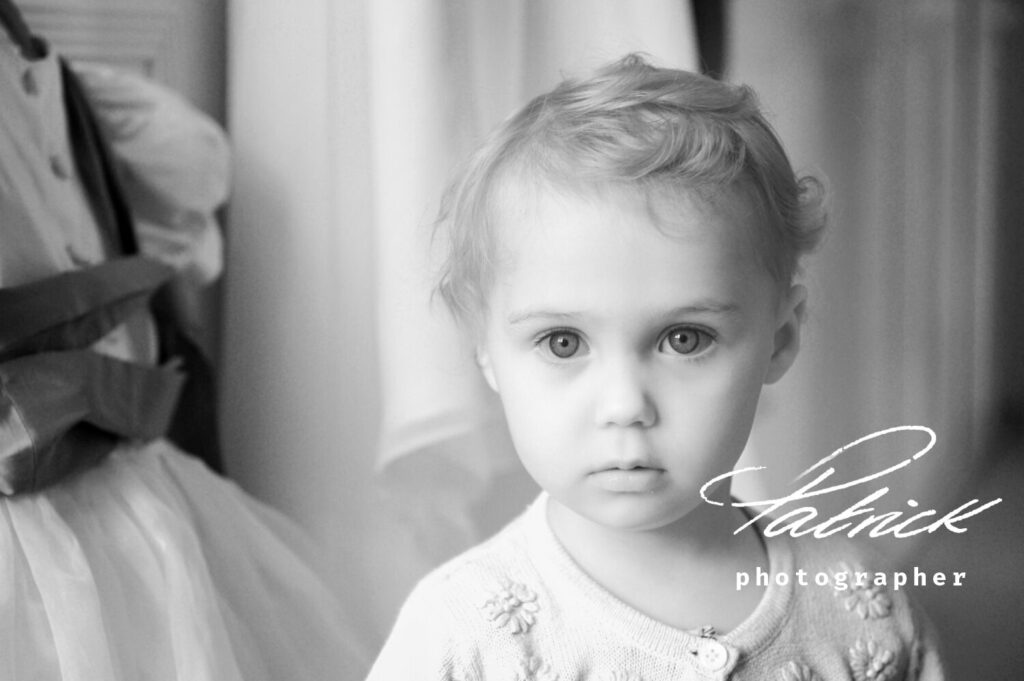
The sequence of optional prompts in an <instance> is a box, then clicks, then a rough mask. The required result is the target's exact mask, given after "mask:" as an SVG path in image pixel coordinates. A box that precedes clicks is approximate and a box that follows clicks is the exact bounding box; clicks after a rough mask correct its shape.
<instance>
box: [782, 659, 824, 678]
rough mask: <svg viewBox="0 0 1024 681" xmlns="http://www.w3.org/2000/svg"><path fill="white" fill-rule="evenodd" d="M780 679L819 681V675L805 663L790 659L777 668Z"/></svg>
mask: <svg viewBox="0 0 1024 681" xmlns="http://www.w3.org/2000/svg"><path fill="white" fill-rule="evenodd" d="M779 680H780V681H821V677H820V676H818V675H817V674H815V673H814V670H813V669H811V668H810V667H808V666H807V665H805V664H803V663H801V662H797V661H796V660H790V661H789V664H787V665H786V666H785V667H782V668H781V669H779Z"/></svg>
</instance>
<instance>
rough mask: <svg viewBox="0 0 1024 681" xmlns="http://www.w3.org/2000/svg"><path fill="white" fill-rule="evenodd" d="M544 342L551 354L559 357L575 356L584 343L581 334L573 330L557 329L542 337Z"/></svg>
mask: <svg viewBox="0 0 1024 681" xmlns="http://www.w3.org/2000/svg"><path fill="white" fill-rule="evenodd" d="M542 342H543V343H544V344H546V345H547V346H548V347H547V349H548V350H550V351H551V354H552V355H554V356H555V357H557V358H559V359H569V358H570V357H573V356H574V355H575V354H576V353H577V352H579V350H580V345H582V341H581V340H580V337H579V334H577V333H574V332H572V331H555V332H554V333H551V334H548V336H547V338H545V339H542Z"/></svg>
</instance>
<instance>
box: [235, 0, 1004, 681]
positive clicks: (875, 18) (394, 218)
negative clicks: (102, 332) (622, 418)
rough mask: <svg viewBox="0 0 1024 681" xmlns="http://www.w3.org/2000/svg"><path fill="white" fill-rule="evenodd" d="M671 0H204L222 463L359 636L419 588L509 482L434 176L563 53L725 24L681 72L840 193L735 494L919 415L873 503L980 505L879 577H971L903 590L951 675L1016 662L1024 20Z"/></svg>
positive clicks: (876, 464) (512, 507) (507, 505)
mask: <svg viewBox="0 0 1024 681" xmlns="http://www.w3.org/2000/svg"><path fill="white" fill-rule="evenodd" d="M696 5H697V9H698V10H700V11H694V10H695V6H694V5H693V4H691V3H689V2H685V1H683V0H679V1H675V0H673V1H672V2H650V3H629V4H628V5H627V4H626V3H610V2H609V3H602V2H589V3H585V2H559V3H554V2H543V1H541V0H523V1H522V2H513V3H507V2H505V3H502V2H468V1H465V2H462V1H458V0H448V1H441V0H434V1H433V2H418V1H410V2H402V1H400V0H376V1H373V2H371V0H365V1H356V0H351V1H349V2H343V3H337V2H331V1H330V0H308V1H307V2H303V3H289V2H284V1H283V0H259V1H258V2H257V0H233V1H231V2H229V3H228V12H227V38H228V41H227V43H228V68H227V82H228V87H227V111H228V116H227V121H228V126H229V130H230V132H231V134H232V137H233V139H234V144H235V148H236V159H237V160H236V172H237V179H236V190H235V194H234V197H233V201H232V207H231V211H230V223H229V227H228V240H229V248H228V275H227V281H226V286H225V295H224V300H223V305H224V312H223V320H222V321H223V334H222V344H221V348H220V365H221V371H222V379H223V385H222V387H223V391H222V394H223V399H222V407H223V412H224V413H223V417H224V439H225V445H226V448H227V456H228V461H227V463H228V468H229V471H230V473H231V475H232V477H234V478H235V479H237V480H238V481H239V482H240V483H241V484H242V485H243V486H244V487H245V488H246V489H248V490H249V491H251V492H252V493H253V494H255V495H256V496H258V497H260V498H262V499H264V500H266V501H268V502H270V503H271V504H273V505H275V506H277V507H279V508H281V509H283V510H284V511H285V512H287V513H288V514H289V515H291V516H292V517H293V518H295V519H296V520H297V521H299V522H300V523H301V524H302V525H303V526H304V527H305V528H306V529H307V530H308V531H309V532H310V534H311V535H312V536H313V537H314V539H315V540H316V542H317V544H318V545H319V546H320V547H321V549H322V552H323V557H324V565H323V569H324V574H325V575H326V577H327V579H328V580H329V581H330V583H331V584H332V586H333V587H334V588H335V590H336V591H337V593H338V594H339V597H340V598H342V600H343V602H344V604H345V606H346V608H347V609H348V611H349V612H350V613H351V617H352V619H353V621H354V623H355V624H356V625H357V627H358V629H359V630H360V631H361V632H362V636H363V640H362V641H361V644H362V645H363V646H364V647H365V649H366V650H367V651H368V652H369V654H370V655H372V654H373V651H374V650H375V649H376V647H377V646H379V645H380V643H381V641H382V640H383V637H384V636H385V635H386V633H387V630H388V626H389V625H390V622H391V620H392V618H393V617H394V615H395V613H396V611H397V608H398V605H399V604H400V602H401V600H402V598H403V597H404V595H405V593H406V592H407V591H408V589H409V588H411V585H412V584H413V582H414V581H415V580H416V579H417V578H418V577H419V576H421V575H422V574H424V573H425V572H426V571H427V570H428V569H430V567H432V566H433V565H435V564H437V563H438V562H439V561H441V560H442V559H443V558H445V557H446V556H449V555H452V554H453V553H454V552H456V551H457V550H458V549H459V548H461V547H464V546H466V545H467V544H469V543H471V542H473V541H475V540H476V539H478V538H480V537H482V536H484V535H486V534H487V533H488V532H490V531H492V530H493V529H494V528H496V527H497V526H499V525H500V523H501V522H503V521H504V520H506V519H507V518H509V517H510V516H511V514H512V513H514V512H515V511H516V510H517V509H518V508H520V507H521V506H522V504H524V503H525V502H526V501H527V500H528V499H529V498H530V497H531V496H532V494H533V493H534V489H533V488H532V487H531V485H530V483H529V482H528V481H526V480H525V479H524V477H523V476H522V474H521V472H520V471H519V470H518V468H517V466H516V464H515V462H514V459H513V458H512V457H511V455H510V452H509V450H508V445H507V440H506V439H505V435H504V430H503V424H502V422H501V419H500V416H498V413H497V411H496V408H495V405H494V404H493V402H491V401H490V397H489V396H488V394H487V393H486V391H483V390H482V389H481V386H480V383H479V379H478V377H477V376H476V374H475V372H474V370H473V367H472V364H471V362H470V361H469V349H468V348H466V347H465V345H464V344H462V343H461V342H460V341H459V339H458V334H457V333H456V332H455V331H454V330H453V329H451V328H450V326H448V325H447V323H446V322H445V321H444V319H443V317H439V316H437V315H435V314H432V313H431V309H430V307H429V300H428V298H427V285H428V276H427V272H428V271H429V266H430V261H429V249H428V243H427V239H426V233H427V232H426V225H428V224H429V221H430V219H431V216H432V213H433V211H434V210H436V201H437V196H438V192H439V190H440V188H441V186H442V185H443V179H444V175H445V174H446V173H447V172H448V170H449V169H450V168H451V166H452V164H453V163H455V162H456V160H457V159H458V158H459V157H460V156H461V155H462V154H463V153H465V151H466V150H467V149H468V148H469V146H470V145H471V144H472V142H473V141H474V140H475V139H477V138H478V137H479V136H480V135H481V134H483V132H484V131H485V130H486V129H487V128H489V127H490V126H491V125H493V124H494V123H495V122H496V121H497V120H498V119H499V118H500V117H501V116H502V115H504V114H505V113H507V112H508V111H509V110H511V108H513V107H514V106H516V105H517V104H518V103H520V102H522V101H524V100H525V98H526V97H528V96H530V95H532V94H534V93H536V92H539V91H541V90H542V89H545V88H547V87H549V86H551V85H553V84H554V82H555V81H556V80H557V78H558V76H559V72H560V71H567V72H572V71H575V70H579V69H580V68H583V67H585V66H587V65H589V64H592V63H595V62H599V61H604V60H607V59H610V58H613V57H616V56H618V55H619V54H620V53H622V52H624V51H626V50H631V49H642V50H646V51H648V52H650V53H651V55H652V57H653V58H654V59H655V60H656V61H658V62H660V63H663V64H666V65H673V66H681V67H690V68H694V67H697V66H699V65H700V64H701V63H702V62H701V60H700V57H699V56H698V54H697V46H698V44H700V41H699V40H698V36H697V32H698V29H699V28H700V27H701V26H699V25H698V24H702V23H703V22H707V21H708V15H707V14H703V15H702V14H701V12H708V11H709V9H710V11H711V14H710V16H711V18H712V19H714V17H715V16H719V18H721V19H722V20H723V23H721V24H720V25H721V27H722V30H721V31H720V32H719V34H718V40H716V41H711V43H710V44H709V43H707V41H704V47H705V51H704V54H703V56H704V59H703V63H704V64H705V65H706V66H711V67H714V68H717V67H718V64H719V61H718V60H717V59H714V58H711V57H710V56H709V55H711V53H712V52H714V51H715V47H714V46H715V45H717V46H718V47H717V51H718V53H720V55H721V57H722V62H721V63H722V64H724V70H725V73H726V75H727V76H728V77H729V78H730V79H732V80H736V81H740V82H747V83H750V84H751V85H753V86H754V87H755V88H756V89H757V90H758V91H759V92H760V94H761V96H762V100H763V102H764V104H765V107H766V108H767V109H768V111H769V112H770V114H771V120H772V122H773V124H774V125H775V126H776V127H777V128H778V130H779V132H780V134H781V136H782V138H783V139H784V141H785V142H786V143H787V145H788V148H789V150H790V152H791V155H792V157H793V160H794V162H795V164H796V165H797V166H798V167H805V168H812V169H813V168H817V169H819V170H821V171H822V172H823V173H824V174H825V175H826V176H828V177H829V178H830V180H831V183H832V185H833V190H834V219H833V224H832V231H831V234H830V236H829V237H828V239H827V241H826V243H825V244H824V245H823V247H822V249H821V252H820V253H819V254H818V255H817V256H815V257H813V258H812V259H811V260H810V261H809V262H808V266H807V271H806V275H805V276H806V280H807V282H808V285H809V287H810V288H811V296H812V297H811V315H810V319H809V320H808V326H807V335H806V344H805V347H804V350H803V352H802V355H801V358H800V359H799V361H798V363H797V366H796V368H795V370H794V371H793V372H792V373H791V375H790V376H788V377H787V378H786V379H785V380H784V381H783V382H782V383H781V384H779V385H778V386H777V387H772V388H771V389H770V390H768V391H766V394H765V398H764V402H763V405H762V407H763V408H762V410H761V412H760V413H759V417H758V423H757V425H756V428H755V433H754V437H753V439H752V442H751V446H750V448H749V451H748V452H747V454H746V455H745V456H746V461H747V463H756V464H760V465H766V466H768V469H767V470H766V471H764V472H763V475H762V476H761V477H759V478H757V479H756V480H754V479H751V480H750V481H749V482H747V483H745V485H746V493H747V494H748V495H755V494H756V495H761V494H765V493H781V492H783V491H785V490H787V489H789V485H790V480H791V479H792V477H793V476H794V475H796V474H797V473H799V472H800V471H802V470H803V469H804V468H806V467H807V466H809V465H810V464H812V463H813V462H815V461H816V460H818V459H819V458H821V457H822V456H824V455H826V454H828V453H829V452H831V451H832V450H834V449H835V448H837V447H839V446H841V445H843V444H845V443H847V442H850V441H852V440H854V439H856V438H858V437H860V436H863V435H866V434H868V433H870V432H873V431H877V430H880V429H883V428H887V427H890V426H895V425H903V424H922V425H927V426H930V427H932V428H934V429H935V430H936V431H937V433H938V436H939V443H938V445H937V446H936V448H935V450H934V451H933V452H932V453H930V454H929V455H928V456H927V457H925V458H924V459H922V460H921V461H919V462H918V463H916V464H915V465H914V466H912V467H911V468H910V469H908V470H907V471H904V472H902V473H901V474H900V475H899V476H893V478H892V480H887V483H889V484H890V486H891V487H892V488H893V491H892V492H891V493H890V495H889V497H887V499H891V500H892V501H891V502H890V504H891V505H890V506H888V508H895V509H901V508H904V504H905V501H906V499H909V498H913V499H916V500H918V501H919V502H920V503H921V506H922V507H923V508H938V509H940V510H941V511H943V512H944V511H945V510H948V509H951V508H953V507H955V506H958V505H960V503H963V502H964V501H967V500H968V499H970V498H973V497H975V496H977V497H979V498H981V499H982V500H983V501H985V500H988V499H991V498H996V497H1000V496H1001V497H1003V498H1004V502H1003V504H1001V505H1000V506H998V507H996V508H995V509H992V510H991V511H990V512H988V513H987V514H984V515H982V516H979V517H978V518H975V519H972V520H969V521H967V522H966V523H965V524H966V525H967V526H968V527H970V528H971V529H970V532H969V533H968V534H967V535H962V536H961V535H956V536H954V535H951V534H949V533H945V534H941V533H940V534H937V535H933V536H930V537H927V538H926V539H925V540H923V541H920V542H914V543H910V542H898V543H893V544H890V545H887V546H885V550H886V551H887V552H888V555H889V556H890V557H891V560H892V561H893V563H894V565H913V564H920V565H921V566H922V567H926V566H927V565H935V566H937V567H936V568H935V569H947V570H949V571H952V570H953V569H961V570H962V569H967V570H969V575H970V576H969V586H968V587H966V588H964V589H963V590H962V591H956V592H954V591H952V590H950V589H949V588H946V589H933V590H931V591H930V592H927V593H922V594H921V596H922V598H924V599H926V600H928V601H929V609H930V610H932V611H933V612H934V613H936V614H937V617H936V619H937V620H939V624H940V625H941V626H942V631H943V635H944V637H945V638H946V640H947V650H949V652H950V653H951V655H950V657H951V664H952V667H953V669H954V671H955V672H956V673H955V674H954V675H953V677H952V678H959V676H961V675H966V673H972V674H973V675H975V676H980V677H981V678H1017V676H1016V671H1015V670H1018V669H1019V668H1020V664H1019V663H1020V662H1021V658H1020V655H1021V652H1020V648H1019V646H1017V644H1016V643H1015V642H1014V641H1015V638H1016V637H1018V636H1019V634H1020V633H1021V617H1020V615H1019V614H1017V613H1016V612H1015V611H1014V607H1013V606H1012V605H1011V604H1015V603H1020V602H1022V600H1021V599H1020V597H1019V595H1020V587H1019V586H1018V582H1019V581H1020V578H1019V574H1018V572H1017V567H1016V566H1019V565H1020V564H1022V560H1021V559H1022V558H1024V555H1021V546H1022V542H1021V540H1022V538H1024V537H1022V536H1021V533H1022V527H1021V524H1020V521H1019V520H1018V519H1019V518H1020V517H1021V516H1020V515H1019V513H1017V510H1019V506H1020V504H1019V502H1018V501H1017V500H1016V499H1015V496H1016V490H1017V489H1018V488H1019V485H1018V481H1020V480H1021V474H1020V467H1021V466H1020V462H1021V457H1020V453H1019V451H1020V433H1021V423H1022V417H1021V404H1022V402H1024V400H1022V390H1024V388H1022V386H1024V368H1022V365H1021V356H1020V353H1019V349H1018V343H1017V342H1016V339H1017V338H1019V337H1020V331H1021V330H1022V329H1021V327H1022V323H1024V316H1022V306H1021V304H1020V302H1019V301H1020V294H1021V293H1022V292H1024V287H1022V282H1021V277H1022V274H1021V268H1019V267H1017V266H1016V260H1015V259H1016V254H1017V253H1020V252H1021V250H1020V248H1019V247H1020V246H1021V240H1022V235H1021V218H1022V217H1024V215H1022V203H1021V196H1022V192H1021V191H1020V190H1021V179H1022V177H1024V175H1022V173H1021V160H1020V158H1021V152H1022V151H1024V139H1022V128H1021V121H1022V120H1024V117H1022V115H1021V114H1022V113H1024V111H1022V110H1021V109H1022V103H1021V96H1022V92H1024V88H1022V87H1021V76H1020V74H1019V72H1020V65H1021V64H1024V59H1022V58H1021V57H1022V55H1021V51H1022V48H1021V45H1024V40H1022V37H1024V36H1022V33H1024V9H1022V6H1021V5H1020V4H1019V3H1016V2H1010V1H1009V0H977V1H974V0H962V1H960V0H900V1H895V2H894V1H892V0H820V1H815V2H812V1H809V0H733V1H732V2H724V3H696ZM624 7H626V8H627V9H623V8H624ZM716 12H717V13H720V14H716ZM702 16H703V20H701V17H702ZM715 23H716V22H715V21H713V20H712V22H711V25H712V26H713V25H715ZM703 26H704V28H705V30H707V29H708V24H707V23H703ZM704 35H705V37H706V36H707V33H705V34H704ZM713 70H714V69H713ZM903 437H905V438H906V439H891V440H887V441H885V442H881V443H876V445H877V446H874V447H872V448H866V449H864V450H863V451H861V452H858V454H857V455H856V456H855V457H854V456H844V458H843V460H842V465H841V472H842V474H844V475H861V474H864V473H866V472H869V471H873V470H878V469H879V468H881V467H884V466H887V465H891V463H893V462H895V461H897V460H899V459H901V458H905V457H906V456H907V455H909V454H910V453H912V452H913V451H914V450H915V448H916V447H919V446H920V445H921V444H923V443H922V442H919V441H917V440H914V439H913V436H903ZM915 446H916V447H915ZM759 475H760V474H759ZM872 489H875V488H874V487H872ZM863 493H864V492H862V493H861V494H859V495H858V494H856V493H855V492H854V491H851V492H850V493H849V494H847V495H845V496H842V497H839V496H838V495H837V497H836V498H834V499H830V500H829V501H828V504H825V503H823V504H822V506H824V507H832V508H840V507H843V506H845V505H848V504H849V503H851V502H852V501H855V500H856V499H859V498H860V497H861V496H863Z"/></svg>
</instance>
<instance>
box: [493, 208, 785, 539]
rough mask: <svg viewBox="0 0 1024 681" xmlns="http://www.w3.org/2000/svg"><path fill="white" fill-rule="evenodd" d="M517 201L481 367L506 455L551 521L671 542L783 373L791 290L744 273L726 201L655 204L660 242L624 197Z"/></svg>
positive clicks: (736, 219)
mask: <svg viewBox="0 0 1024 681" xmlns="http://www.w3.org/2000/svg"><path fill="white" fill-rule="evenodd" d="M518 199H519V200H518V201H516V200H514V198H513V199H510V198H509V197H508V195H506V200H505V201H503V205H504V206H505V207H506V208H507V210H505V211H503V213H502V219H501V220H500V221H499V224H498V226H497V228H498V230H499V233H500V234H501V241H502V244H501V246H502V249H501V253H500V255H501V257H500V258H499V262H500V263H501V265H500V271H499V272H498V276H497V277H496V283H495V286H494V289H493V292H492V294H491V299H490V306H489V311H488V319H487V326H486V330H485V331H486V333H485V339H484V342H483V343H482V344H481V347H480V350H479V358H480V364H481V367H482V368H483V371H484V375H485V376H486V378H487V380H488V382H489V383H490V384H491V386H492V387H493V388H494V389H495V390H496V391H497V392H498V393H499V394H500V396H501V400H502V403H503V405H504V409H505V414H506V417H507V419H508V424H509V428H510V431H511V433H512V439H513V442H514V443H515V447H516V450H517V451H518V453H519V456H520V458H521V459H522V462H523V464H524V466H525V467H526V469H527V471H528V472H529V473H530V475H531V476H533V478H534V480H536V481H537V483H538V484H540V486H541V487H543V488H544V489H545V490H547V492H548V493H549V494H550V496H551V503H553V504H556V505H562V506H564V507H566V508H567V509H570V510H572V511H574V512H575V513H576V514H578V515H580V516H582V517H584V518H586V519H588V520H590V521H593V522H595V523H598V524H600V525H603V526H607V527H612V528H619V529H633V530H648V529H655V528H660V527H664V526H667V525H670V524H671V523H673V522H675V521H677V520H679V519H681V518H683V517H684V516H685V515H686V514H687V513H689V512H690V511H691V510H693V509H694V508H695V507H696V505H697V504H698V503H702V502H701V499H700V495H699V490H700V488H701V486H702V485H703V484H704V483H705V482H707V481H708V480H710V479H711V478H713V477H714V476H716V475H718V474H720V473H723V472H726V471H728V470H731V469H732V467H733V466H734V464H735V463H736V460H737V458H738V457H739V455H740V453H741V452H742V450H743V447H744V444H745V443H746V441H747V437H748V435H749V433H750V428H751V424H752V422H753V418H754V411H755V408H756V406H757V400H758V396H759V395H760V391H761V386H762V385H763V384H765V383H768V382H772V381H774V380H777V379H778V378H780V377H781V376H782V374H783V373H785V371H786V369H787V368H788V367H789V365H790V364H791V363H792V360H793V358H794V357H795V354H796V350H797V347H798V337H799V316H800V312H801V309H800V308H801V305H802V301H803V289H802V287H798V286H797V287H793V288H791V289H789V290H788V291H785V292H782V293H781V294H780V291H779V286H778V284H776V283H775V282H774V281H773V280H772V278H771V277H770V276H769V275H768V273H767V272H765V271H764V269H763V267H761V266H760V265H759V261H758V259H757V257H756V255H755V253H754V252H753V250H752V246H751V245H750V242H751V239H749V238H746V235H749V234H750V233H751V231H750V230H753V229H756V228H757V225H756V224H755V223H754V222H755V220H756V219H757V217H756V214H755V212H754V211H753V210H752V209H751V206H750V203H749V202H748V200H746V198H745V197H744V196H743V195H742V194H738V193H734V192H725V193H723V195H722V196H721V197H719V199H718V200H717V201H715V202H714V204H713V205H712V204H709V203H707V202H704V201H701V200H699V199H696V198H694V197H681V198H678V199H674V200H673V201H672V202H671V206H668V205H667V203H662V204H661V205H660V206H659V207H661V208H665V210H662V211H660V212H661V213H665V214H668V213H669V212H671V215H672V220H671V225H664V224H662V225H659V224H656V222H655V220H656V218H655V217H654V216H653V215H652V212H651V211H650V210H649V209H648V206H647V205H646V204H645V202H644V199H643V198H642V197H641V196H638V195H627V194H625V193H623V192H609V193H608V194H606V195H602V196H595V197H581V196H571V195H568V194H561V193H556V192H553V191H538V192H530V193H527V192H522V193H521V195H520V196H518ZM659 226H660V227H661V229H659Z"/></svg>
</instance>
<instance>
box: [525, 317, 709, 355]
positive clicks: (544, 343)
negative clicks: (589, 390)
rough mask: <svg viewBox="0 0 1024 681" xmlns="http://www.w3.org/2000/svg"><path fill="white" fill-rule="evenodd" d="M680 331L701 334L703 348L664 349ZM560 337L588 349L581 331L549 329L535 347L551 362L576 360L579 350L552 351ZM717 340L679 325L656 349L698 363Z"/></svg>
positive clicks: (697, 328) (705, 331)
mask: <svg viewBox="0 0 1024 681" xmlns="http://www.w3.org/2000/svg"><path fill="white" fill-rule="evenodd" d="M679 331H689V332H695V333H697V334H699V336H700V338H699V339H698V340H699V341H701V342H703V347H700V349H699V350H698V351H696V352H692V353H670V352H668V351H666V350H665V349H664V346H665V344H666V343H669V342H670V341H669V339H670V338H671V337H672V335H673V334H675V333H677V332H679ZM560 335H565V336H575V337H576V339H577V340H578V342H579V346H578V347H588V346H587V341H586V340H585V339H584V338H583V335H582V334H581V333H580V332H579V331H576V330H574V329H569V328H558V329H549V330H547V331H545V332H544V333H542V334H540V335H539V336H537V337H536V338H534V340H533V345H534V347H535V348H536V349H537V350H539V351H540V352H542V353H543V354H545V355H546V357H547V359H549V360H552V361H556V362H565V361H569V360H572V359H575V358H576V357H577V356H578V349H577V350H576V351H574V352H573V354H572V355H570V356H568V357H559V356H558V355H555V354H554V352H553V351H552V350H551V348H550V343H551V340H552V339H553V338H554V337H555V336H560ZM717 340H718V337H717V336H716V335H715V334H714V333H713V332H711V331H710V330H708V329H706V328H703V327H700V326H695V325H692V324H679V325H677V326H672V327H669V328H668V329H667V330H666V331H665V332H664V333H662V334H661V336H660V337H659V338H658V343H657V346H656V347H657V348H658V351H659V352H665V353H666V354H674V355H675V356H677V357H682V358H685V359H687V360H688V361H693V362H696V361H700V360H702V359H704V358H705V357H706V356H707V355H708V349H709V348H710V347H711V346H712V345H713V344H714V343H715V342H716V341H717Z"/></svg>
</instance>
